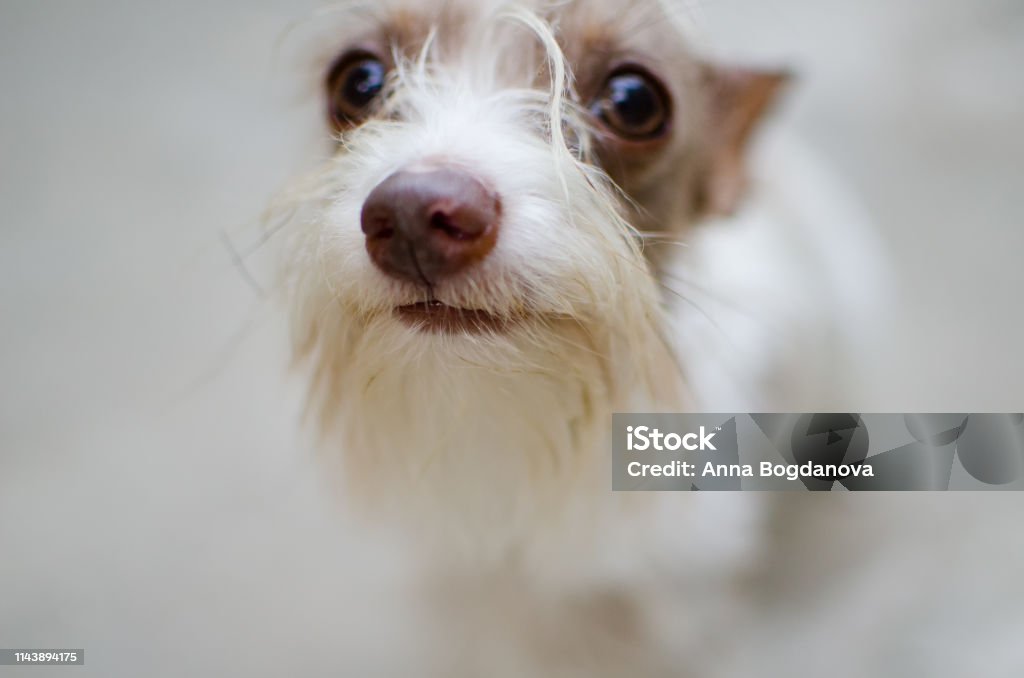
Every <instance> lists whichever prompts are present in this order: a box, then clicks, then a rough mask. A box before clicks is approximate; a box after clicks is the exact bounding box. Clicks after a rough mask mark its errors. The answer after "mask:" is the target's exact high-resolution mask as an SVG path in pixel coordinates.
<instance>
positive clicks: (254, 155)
mask: <svg viewBox="0 0 1024 678" xmlns="http://www.w3.org/2000/svg"><path fill="white" fill-rule="evenodd" d="M317 5H318V3H316V2H315V1H314V0H220V1H219V2H216V3H209V2H200V1H198V0H181V1H179V2H175V3H145V2H143V3H140V2H126V1H114V0H46V1H39V0H0V86H2V88H0V374H2V376H3V387H2V390H0V647H84V648H86V650H87V662H86V667H85V668H84V669H76V671H77V673H76V675H79V674H82V675H90V676H121V675H140V674H141V675H149V676H165V675H166V676H181V675H281V674H282V673H289V672H299V671H303V672H304V673H305V674H306V675H352V676H360V675H369V674H371V673H373V674H374V675H378V674H379V673H380V668H381V666H382V665H383V664H389V663H393V664H394V667H391V668H390V669H389V670H392V671H393V675H416V674H415V671H409V670H407V667H405V668H403V667H402V665H401V661H402V660H401V659H400V658H399V657H397V656H395V653H394V652H390V651H389V650H388V647H390V645H389V643H392V642H397V641H395V639H397V638H405V636H402V635H400V634H401V633H402V631H401V628H399V627H401V625H402V624H401V623H396V620H398V621H400V622H403V621H407V622H408V623H409V624H413V623H414V622H413V620H412V619H411V618H409V617H408V615H405V616H403V613H402V612H400V601H398V600H397V598H399V596H396V595H386V592H387V593H389V594H394V593H395V590H394V586H393V585H388V584H385V583H382V582H387V581H388V580H387V578H386V576H383V575H385V574H386V573H387V572H388V571H389V569H388V568H389V567H392V566H393V567H395V568H398V567H399V566H400V558H397V557H395V555H394V554H391V553H390V552H388V551H386V548H387V547H386V546H384V545H379V544H375V543H373V542H372V541H371V540H370V539H369V538H368V537H366V536H365V535H360V534H357V533H356V531H354V530H351V529H348V528H347V527H346V526H345V525H344V524H342V523H341V519H340V518H339V517H337V516H336V514H335V512H333V511H332V510H331V509H330V503H329V501H328V500H327V499H326V498H325V497H324V492H323V488H321V487H320V485H319V483H318V480H317V477H316V474H315V470H314V467H313V463H312V462H313V460H312V458H311V453H310V452H309V446H308V445H307V444H306V441H305V439H304V438H303V436H302V433H301V432H300V431H299V430H298V429H297V425H296V420H297V416H298V411H299V406H300V398H299V392H300V390H301V388H300V386H301V385H300V384H297V383H295V382H294V381H292V380H290V379H289V377H288V375H287V373H286V366H287V347H286V341H285V339H286V337H285V330H284V328H283V322H282V318H281V316H280V314H279V313H278V310H279V309H277V308H275V307H274V305H273V303H268V302H267V301H266V300H265V299H263V298H261V296H260V294H259V293H258V291H257V289H256V287H257V286H259V285H260V284H265V283H266V282H268V280H267V279H266V277H265V276H264V277H263V278H260V276H259V275H257V276H256V277H257V278H258V280H257V281H256V284H255V285H254V284H253V283H252V282H251V281H247V280H246V277H245V275H244V274H243V273H242V272H240V270H239V268H238V267H237V266H236V265H235V264H234V263H233V261H232V256H233V255H232V253H231V250H230V248H228V247H226V246H225V245H224V242H223V239H224V237H225V234H226V235H227V237H229V238H230V239H231V240H232V242H234V243H235V247H237V248H238V249H241V250H244V249H246V248H247V247H249V246H250V245H252V244H253V243H255V242H256V241H257V240H258V234H259V228H260V226H259V225H258V224H259V217H260V214H261V212H262V211H263V209H264V208H265V207H266V206H267V204H268V202H269V200H270V198H271V196H272V195H273V194H274V192H275V191H276V190H278V189H279V188H280V187H281V186H282V185H283V183H284V182H285V181H286V180H287V179H288V178H290V177H292V176H294V175H295V174H296V173H297V172H299V171H301V170H302V169H303V168H305V167H307V166H309V164H310V162H311V160H312V159H315V158H317V157H319V156H322V155H323V154H324V153H326V151H327V148H326V146H324V145H323V143H322V141H323V138H322V137H320V136H318V134H320V129H321V128H320V126H319V116H318V113H317V108H316V102H315V100H314V99H313V98H312V96H311V94H310V92H311V90H309V89H308V84H309V78H310V77H311V76H312V77H315V76H316V75H317V74H315V73H310V72H309V71H308V69H307V68H306V66H307V65H308V64H306V63H302V62H301V60H300V59H296V58H295V55H294V50H291V49H289V48H288V47H287V45H288V43H289V40H288V37H287V30H288V28H289V26H291V25H292V24H293V23H294V22H296V21H301V20H303V19H306V18H308V17H309V16H310V13H311V11H312V10H313V9H314V8H315V7H316V6H317ZM701 6H702V7H703V11H704V12H705V14H706V19H707V24H708V29H709V31H710V33H711V36H712V38H711V40H710V41H709V42H710V43H711V44H713V45H714V46H715V48H716V50H717V51H719V52H720V53H722V54H723V55H727V56H731V57H735V58H752V59H758V60H767V61H771V62H773V63H778V62H782V63H788V64H791V65H793V66H794V67H795V68H796V69H797V70H798V72H799V73H800V74H801V82H800V86H799V87H798V88H797V89H795V90H794V92H793V95H792V97H791V99H790V101H789V103H788V104H787V107H786V108H785V110H783V111H782V115H781V117H780V121H779V124H781V125H784V126H786V127H790V128H792V129H795V130H797V131H798V132H799V133H800V135H801V136H803V137H804V138H805V139H806V140H807V141H809V142H810V144H811V145H812V146H813V147H815V148H816V149H818V150H819V151H820V152H821V154H822V155H823V156H825V157H826V158H828V160H829V162H830V163H831V164H832V165H833V166H834V167H835V168H836V170H837V171H838V173H839V174H840V175H841V176H843V177H844V178H845V179H846V181H847V183H848V184H849V185H850V186H851V187H852V189H853V190H854V191H855V192H856V193H857V194H859V195H860V197H861V198H862V200H863V202H864V205H865V207H866V209H867V211H868V212H869V214H871V216H872V217H873V218H874V221H875V224H876V226H877V229H878V232H879V234H880V237H881V238H882V240H883V242H884V243H885V244H886V246H887V248H888V249H889V251H890V253H891V256H892V259H893V261H894V262H895V267H896V269H897V272H898V274H899V277H900V280H901V284H900V287H899V289H894V290H893V295H894V297H895V298H898V303H899V308H900V310H901V313H900V315H899V318H898V319H897V320H896V321H895V322H894V325H893V326H892V327H891V328H887V332H889V341H888V342H887V343H886V345H885V348H884V350H883V352H882V353H881V354H880V355H878V356H877V360H876V364H875V365H874V366H873V370H875V371H877V375H879V376H880V377H881V376H884V379H879V380H878V384H879V387H878V389H877V393H875V394H874V397H875V400H873V401H872V403H871V405H872V409H873V410H874V411H898V412H931V411H936V412H938V411H969V412H971V411H973V412H981V411H1020V410H1022V409H1024V360H1022V358H1021V346H1024V313H1022V312H1021V307H1020V302H1019V301H1018V295H1019V291H1020V289H1021V287H1022V285H1024V270H1022V266H1021V258H1022V254H1024V203H1022V195H1024V171H1022V169H1021V168H1022V166H1024V165H1022V163H1024V74H1022V71H1021V64H1024V4H1021V3H1020V2H1019V1H1018V0H975V1H973V2H961V1H956V0H931V1H930V2H927V3H925V2H920V1H919V0H862V1H860V2H849V1H848V0H767V1H760V2H755V1H753V0H709V1H708V2H705V3H701ZM282 45H285V46H286V47H282ZM259 255H260V256H262V255H263V252H260V253H259ZM296 441H299V442H298V443H297V442H296ZM825 500H829V498H828V497H826V498H824V500H823V499H821V498H818V497H807V498H801V499H800V500H799V501H798V502H797V501H794V503H793V505H792V507H791V508H790V512H791V515H789V516H788V518H787V519H786V521H784V522H785V525H786V527H785V528H784V529H783V528H780V529H779V535H778V536H779V544H780V546H779V548H778V551H779V554H778V561H777V562H776V563H775V567H776V570H775V571H776V572H777V573H778V577H777V579H778V581H775V582H774V583H773V586H774V587H775V588H774V589H773V590H776V591H781V592H782V593H780V594H779V595H782V594H783V593H784V594H785V595H786V601H787V602H786V603H785V604H782V603H778V602H776V604H775V605H776V606H775V607H771V608H766V609H770V610H771V612H770V615H772V616H771V618H772V619H773V620H774V621H775V622H777V623H774V624H773V628H774V632H773V635H772V636H771V637H768V638H766V640H765V647H764V648H761V650H762V652H761V654H760V655H757V653H756V652H754V651H753V650H752V652H753V653H754V655H755V656H756V659H757V661H758V662H760V663H759V664H754V665H758V666H760V667H761V668H760V673H761V675H773V674H772V673H771V669H770V668H769V667H770V666H771V664H770V662H769V660H768V658H769V657H771V655H772V651H771V649H770V648H771V647H773V646H772V644H771V643H772V642H773V641H778V640H779V639H780V638H782V637H783V636H785V635H786V634H790V636H789V637H790V638H793V637H797V636H800V637H804V638H806V639H808V640H807V642H808V643H811V644H813V642H816V641H818V640H822V639H823V638H824V635H826V631H827V629H828V626H829V624H830V623H831V620H836V619H839V618H840V617H842V618H843V619H846V620H847V621H849V622H850V623H851V624H852V625H853V626H852V627H855V628H856V629H858V631H864V630H865V629H871V630H872V631H873V633H874V635H872V636H871V638H872V640H871V641H869V642H868V644H867V647H869V648H870V653H869V656H868V659H870V661H871V662H874V663H870V664H869V666H870V667H871V673H870V675H876V676H878V675H893V676H905V675H972V676H973V675H985V676H990V675H991V676H996V675H999V676H1002V675H1006V676H1019V675H1024V673H1022V671H1021V664H1020V656H1019V654H1018V653H1016V652H1014V648H1015V643H1016V642H1017V641H1015V640H1014V638H1018V639H1019V637H1021V636H1015V635H1014V634H1016V633H1019V632H1020V631H1021V630H1022V629H1024V625H1022V624H1021V619H1022V615H1024V612H1022V610H1021V606H1020V603H1021V602H1022V601H1024V583H1022V581H1021V578H1020V576H1018V575H1016V574H1015V573H1019V572H1022V571H1024V570H1021V569H1020V568H1019V567H1017V566H1018V565H1020V564H1022V563H1024V548H1022V540H1024V537H1022V536H1021V534H1020V529H1019V524H1020V523H1019V520H1018V516H1021V515H1024V514H1022V512H1021V509H1024V502H1022V501H1021V500H1019V499H1017V498H1016V497H1015V496H994V495H992V496H985V497H970V496H953V495H942V496H936V497H927V498H923V497H921V498H916V497H915V498H893V497H889V498H881V497H868V498H866V499H862V500H861V502H860V504H854V503H851V502H849V501H847V502H845V503H843V502H838V500H836V501H831V500H830V501H825ZM868 504H870V507H869V506H868ZM869 510H870V511H876V512H877V511H883V513H885V512H887V513H885V515H888V516H889V518H891V520H888V519H887V520H884V521H881V522H871V521H867V522H868V524H869V525H871V529H867V528H866V527H865V522H866V516H867V515H868V511H869ZM871 515H873V516H876V517H877V515H878V514H877V513H872V514H871ZM882 523H885V528H884V530H885V534H882V531H883V527H882ZM911 540H916V543H922V544H926V545H927V548H923V549H918V550H916V551H914V552H913V553H914V554H916V555H910V554H911V552H910V551H909V550H908V549H901V547H900V545H901V544H902V545H904V546H905V545H906V544H907V543H908V541H911ZM865 544H870V545H871V546H872V548H873V549H875V550H876V551H877V552H878V553H883V554H891V557H890V556H886V557H885V558H883V559H880V560H876V561H875V564H874V565H871V566H867V565H865V566H863V567H860V566H858V568H857V569H858V572H857V573H856V575H857V576H858V577H860V579H858V581H859V582H860V584H858V585H856V586H854V587H853V589H852V590H853V593H849V594H848V595H847V597H846V598H843V599H841V600H839V601H837V600H835V599H834V598H833V597H829V596H827V595H820V596H819V595H816V594H814V593H811V592H812V591H818V592H821V591H824V590H826V589H825V588H819V589H814V588H813V587H814V586H815V585H816V584H814V582H818V581H819V579H820V580H821V581H822V582H824V581H825V580H824V579H822V577H824V575H823V574H822V571H825V570H828V571H834V570H835V569H836V568H838V564H839V563H842V562H849V559H848V558H846V556H848V555H849V554H852V553H855V552H857V553H860V552H862V551H863V550H864V549H863V546H864V545H865ZM885 549H889V550H888V551H887V550H885ZM844 559H845V560H844ZM891 563H899V565H894V566H893V569H892V570H890V569H889V568H890V564H891ZM940 565H941V567H943V568H946V569H945V570H943V572H945V573H946V574H947V575H948V576H946V575H943V576H938V575H936V577H937V578H936V579H935V581H938V582H941V581H945V582H946V584H945V585H939V584H937V585H936V588H935V589H934V590H933V591H932V592H933V593H934V594H935V595H933V596H927V597H924V596H922V597H920V598H918V597H910V598H908V597H907V595H908V594H907V593H906V585H907V583H908V582H913V581H914V580H915V579H917V578H918V576H919V574H918V573H919V570H918V568H919V567H920V568H924V570H926V571H929V572H933V573H934V572H935V570H936V568H938V567H940ZM829 566H835V568H832V567H829ZM892 572H896V573H898V574H899V577H902V578H897V579H892V578H891V577H890V576H888V575H887V574H886V573H888V574H889V575H891V574H892ZM368 573H372V576H371V574H368ZM961 575H962V578H961ZM830 576H831V575H830ZM837 576H838V575H837ZM850 576H853V575H852V574H851V575H850ZM787 577H788V578H794V577H797V578H802V579H800V581H802V582H803V584H802V588H800V589H799V591H798V588H797V587H795V586H794V585H793V584H792V583H790V584H786V579H787ZM950 578H953V579H955V580H957V581H958V582H959V584H958V585H957V586H950V585H948V582H949V581H951V579H950ZM872 582H874V584H873V583H872ZM878 582H884V584H878ZM876 584H878V585H876ZM817 585H819V586H821V587H826V583H820V584H817ZM986 586H987V588H986ZM858 587H859V588H858ZM953 589H955V590H953ZM829 590H831V589H829ZM900 592H902V594H900ZM954 593H955V594H956V595H958V596H960V602H958V603H954V602H951V600H950V597H951V596H953V595H954ZM878 595H882V596H883V597H886V599H887V603H886V605H883V604H882V603H880V602H879V600H878V599H877V598H876V597H874V596H878ZM901 595H902V597H901ZM926 598H927V599H926ZM894 600H900V601H902V602H903V603H907V602H908V601H909V602H910V609H912V610H913V612H912V613H911V612H908V611H907V608H906V607H901V608H899V610H901V611H899V612H892V611H891V609H892V608H890V607H888V603H889V602H893V601H894ZM954 606H955V607H954ZM953 609H957V610H964V611H965V612H964V614H965V616H964V618H963V619H961V620H960V622H962V623H954V622H955V620H954V619H952V617H950V614H949V613H950V612H951V610H953ZM353 610H355V611H360V613H359V614H347V613H345V612H346V611H347V612H351V611H353ZM363 611H372V612H373V613H372V614H370V613H367V614H362V612H363ZM944 612H945V613H946V614H945V615H944V614H943V613H944ZM766 614H769V613H768V612H766ZM979 615H981V616H983V617H984V619H985V620H987V621H978V619H979V618H980V617H979ZM968 616H969V617H970V619H972V620H975V621H971V622H967V621H965V620H966V619H968ZM356 619H357V621H356ZM964 623H966V624H968V625H969V626H970V628H969V629H964V628H962V626H963V624H964ZM852 627H851V628H852ZM893 631H895V632H897V633H899V634H907V635H899V636H898V637H899V638H900V639H901V640H900V641H899V642H897V641H896V640H894V639H893V638H892V637H890V636H887V635H886V632H893ZM965 634H970V636H971V639H970V640H968V639H967V638H965ZM812 639H816V640H814V641H813V642H812ZM411 642H413V641H412V640H403V641H402V643H411ZM820 644H821V646H822V647H830V648H832V649H835V647H836V646H835V645H828V644H827V643H824V642H822V643H820ZM782 646H785V643H783V644H782ZM775 647H779V646H775ZM779 652H781V650H779ZM823 652H824V650H823ZM812 654H813V653H812ZM340 655H343V656H345V657H346V659H345V661H344V665H345V667H346V668H345V669H344V670H341V671H340V673H339V672H338V671H334V672H333V673H332V672H331V671H329V670H328V669H327V668H326V667H331V666H334V667H337V666H339V665H340V662H339V660H338V657H339V656H340ZM818 660H820V661H822V662H826V661H830V660H829V659H828V658H826V657H825V656H824V655H823V656H821V657H818ZM361 661H365V662H366V664H360V662H361ZM808 662H810V663H809V664H807V665H806V666H816V665H815V664H814V663H813V662H814V659H813V658H812V659H808ZM957 662H960V663H959V664H958V663H957ZM979 662H980V663H979ZM785 665H786V664H785V662H782V661H781V660H780V663H779V666H785ZM802 666H805V665H801V667H802ZM801 667H796V666H793V665H790V667H789V668H790V669H791V670H790V671H789V672H788V673H786V675H790V676H792V675H804V674H802V673H801V671H800V668H801ZM979 667H982V668H984V669H985V670H984V671H979V672H972V671H973V670H974V669H978V668H979ZM940 669H941V670H942V671H943V673H941V674H940V673H938V671H939V670H940ZM959 670H962V671H963V673H959V672H958V671H959ZM67 671H69V669H53V670H46V669H34V670H32V671H31V674H30V675H33V676H36V675H50V674H51V673H52V675H64V673H66V672H67ZM8 675H12V676H14V675H20V674H18V670H16V669H13V668H8V667H0V678H4V677H6V676H8ZM780 675H781V673H780ZM807 675H816V674H807ZM832 675H833V676H838V675H869V674H868V673H863V674H858V673H857V672H851V673H849V674H847V673H843V669H842V668H841V667H839V666H837V667H836V668H835V671H833V673H832Z"/></svg>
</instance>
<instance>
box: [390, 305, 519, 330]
mask: <svg viewBox="0 0 1024 678" xmlns="http://www.w3.org/2000/svg"><path fill="white" fill-rule="evenodd" d="M395 315H396V316H397V317H398V319H399V320H401V321H402V322H403V323H405V324H406V325H408V326H409V327H412V328H414V329H417V330H422V331H425V332H435V333H443V334H479V333H483V332H503V331H505V330H507V329H508V328H509V326H510V325H511V324H512V322H513V319H512V318H510V317H506V316H500V315H495V314H493V313H489V312H487V311H482V310H479V309H470V308H457V307H455V306H448V305H447V304H444V303H441V302H440V301H427V302H422V303H419V304H409V305H408V306H399V307H398V308H396V309H395Z"/></svg>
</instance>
